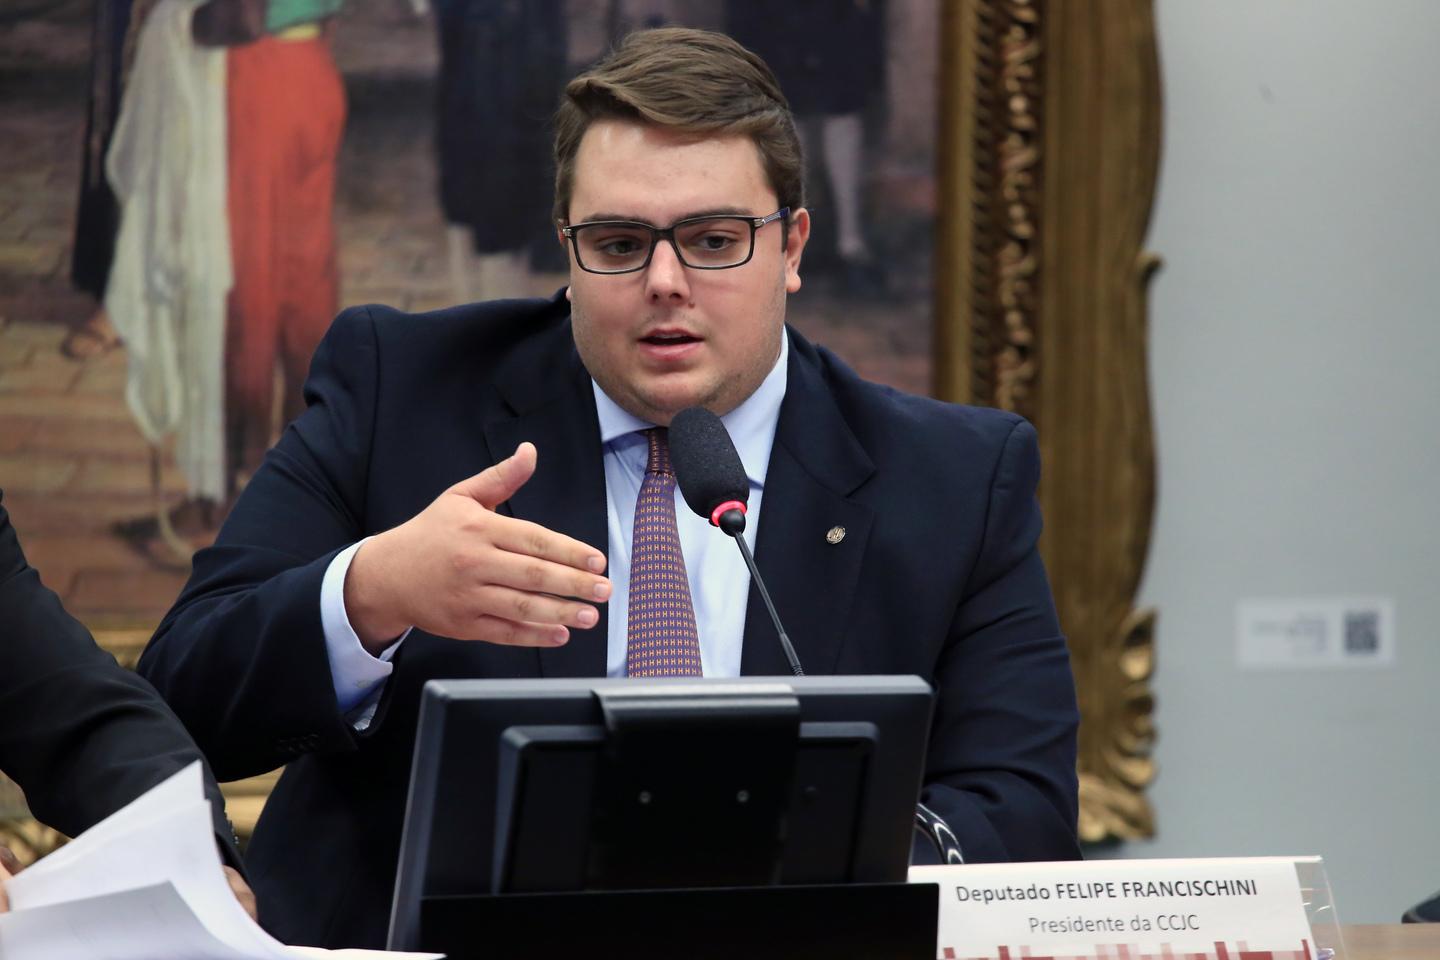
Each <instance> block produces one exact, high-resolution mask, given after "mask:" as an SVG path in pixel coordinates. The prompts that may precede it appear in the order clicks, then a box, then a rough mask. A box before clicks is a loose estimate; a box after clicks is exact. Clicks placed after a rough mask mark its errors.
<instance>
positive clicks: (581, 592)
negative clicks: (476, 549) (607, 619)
mask: <svg viewBox="0 0 1440 960" xmlns="http://www.w3.org/2000/svg"><path fill="white" fill-rule="evenodd" d="M490 538H491V543H493V544H494V545H495V546H497V547H499V548H500V549H501V550H503V551H505V552H507V553H509V554H512V555H514V556H515V557H517V558H521V559H523V560H525V561H527V564H524V565H520V566H522V567H525V566H528V565H529V563H530V562H538V563H544V564H546V565H547V566H546V567H545V570H546V571H547V574H548V578H547V579H546V580H545V581H544V585H541V584H540V583H539V582H538V581H536V582H526V583H514V582H512V581H510V580H508V579H507V580H504V581H501V582H503V583H506V584H507V585H509V586H512V587H523V588H525V589H530V590H541V591H544V592H545V593H556V594H559V595H561V596H565V597H579V598H581V599H583V600H601V601H604V600H609V599H610V581H609V580H607V579H606V578H605V577H603V576H601V573H603V572H604V570H605V555H604V554H602V553H601V552H600V551H599V550H596V549H595V548H594V547H592V546H590V545H589V544H588V543H581V542H580V541H579V540H575V539H573V538H571V537H567V536H565V535H564V534H563V533H556V532H555V531H553V530H548V529H546V528H545V527H542V526H540V524H538V523H531V522H530V521H529V520H516V519H514V518H513V517H495V518H494V521H493V524H492V529H491V532H490ZM510 566H512V567H515V566H516V565H515V564H511V565H510ZM525 575H526V576H527V577H538V576H539V575H540V574H539V572H538V570H527V572H526V574H525ZM557 577H558V578H559V579H558V580H557V579H556V578H557Z"/></svg>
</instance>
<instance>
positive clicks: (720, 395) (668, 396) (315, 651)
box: [141, 30, 1078, 946]
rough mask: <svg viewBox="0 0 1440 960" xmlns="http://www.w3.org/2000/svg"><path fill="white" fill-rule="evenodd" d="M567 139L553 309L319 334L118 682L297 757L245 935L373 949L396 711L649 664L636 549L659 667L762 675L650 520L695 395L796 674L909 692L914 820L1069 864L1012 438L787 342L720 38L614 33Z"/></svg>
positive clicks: (391, 835)
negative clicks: (252, 925)
mask: <svg viewBox="0 0 1440 960" xmlns="http://www.w3.org/2000/svg"><path fill="white" fill-rule="evenodd" d="M556 128H557V144H556V158H557V168H558V176H557V189H556V194H557V198H556V220H557V223H558V224H559V226H560V232H561V235H562V236H563V237H564V239H565V241H566V242H567V244H568V247H569V251H570V255H571V258H572V259H571V285H570V287H569V288H568V289H567V290H566V291H565V293H564V295H563V296H559V295H557V296H556V297H555V298H554V299H553V300H550V301H539V300H512V301H501V302H496V303H489V304H479V305H472V306H466V307H457V308H454V309H451V310H445V311H440V312H438V313H434V314H428V315H424V316H407V315H404V314H400V313H398V312H396V311H394V310H390V309H387V308H383V307H363V308H357V309H353V310H348V311H346V312H345V313H342V314H341V315H340V317H339V318H338V319H337V320H336V322H335V324H334V325H333V327H332V328H331V331H330V333H329V334H328V335H327V337H326V339H325V341H324V343H323V344H322V345H321V348H320V349H319V351H318V352H317V353H316V356H315V360H314V363H313V365H312V368H311V376H310V380H309V382H308V384H307V387H306V390H307V397H308V400H309V408H308V409H307V411H306V412H305V413H304V414H303V415H302V416H301V417H300V418H299V419H298V420H297V421H296V423H295V424H294V425H293V426H292V427H291V429H290V430H289V431H288V432H287V433H286V435H285V436H284V437H283V438H282V439H281V441H280V443H279V445H278V446H277V447H276V448H275V450H274V451H273V452H272V453H271V455H270V457H269V458H268V459H267V461H266V463H265V465H264V467H262V468H261V470H260V471H258V472H257V473H256V475H255V477H254V478H253V480H252V481H251V483H250V485H249V486H248V487H247V488H246V490H245V493H244V495H243V496H242V497H241V498H240V500H239V502H238V504H237V505H236V507H235V510H234V512H233V513H232V514H231V515H230V518H229V519H228V520H227V522H226V525H225V527H224V529H223V530H222V532H221V534H220V537H219V539H218V540H217V541H216V543H215V545H214V546H213V547H212V548H210V549H208V550H205V551H202V552H201V553H200V554H198V555H197V556H196V560H195V572H194V575H193V577H192V579H191V581H190V583H189V584H188V585H187V586H186V588H185V591H184V593H183V594H182V595H181V597H180V599H179V601H178V602H177V604H176V607H175V609H173V610H172V611H171V612H170V614H169V615H168V616H167V617H166V620H165V622H164V623H163V624H162V625H161V628H160V630H159V631H158V632H157V634H156V636H155V638H154V640H153V641H152V643H151V645H150V647H149V648H148V649H147V650H146V653H145V655H144V657H143V658H142V660H141V670H142V672H144V673H145V674H146V675H147V676H148V677H149V678H150V679H151V680H152V681H153V682H154V683H155V684H156V686H157V687H158V688H159V689H160V690H161V691H162V693H163V694H164V695H165V696H166V698H167V700H168V701H169V702H170V703H171V704H172V706H174V707H175V709H176V711H177V713H179V714H180V715H181V716H182V717H183V718H184V719H185V721H186V724H187V725H188V727H189V728H190V730H191V732H192V733H193V734H194V736H195V738H196V740H197V741H198V742H199V743H200V744H201V746H202V748H203V749H204V750H205V751H206V753H207V755H208V756H209V757H210V758H211V761H212V763H214V764H215V767H216V769H217V771H219V772H220V774H221V775H222V776H226V777H232V776H233V777H240V776H246V775H250V774H255V773H259V772H261V771H264V770H268V769H272V768H274V767H275V766H277V765H279V764H280V763H286V762H288V763H289V767H288V769H287V771H286V773H285V775H284V776H283V777H282V778H281V780H280V782H279V784H278V786H277V787H276V790H275V793H274V794H273V795H272V797H271V799H270V801H269V803H268V804H267V806H266V809H265V813H264V815H263V816H262V818H261V821H260V823H259V825H258V827H257V829H256V832H255V836H254V839H253V841H252V845H251V847H250V850H249V859H248V863H249V865H250V867H251V871H252V876H253V880H254V883H255V886H256V890H257V892H258V894H259V898H260V913H261V921H262V923H265V924H266V925H267V926H269V927H270V929H271V930H272V931H273V932H274V933H276V935H277V936H280V937H281V938H282V939H287V940H290V941H292V942H300V943H314V944H322V945H325V946H345V945H357V946H378V945H380V944H382V943H383V942H384V937H385V932H386V926H387V921H388V914H389V905H390V899H391V891H392V886H393V882H394V874H395V865H396V858H397V852H398V847H399V841H400V831H401V823H402V818H403V814H404V807H405V795H406V788H407V782H408V774H409V769H410V761H411V751H412V748H413V741H414V732H415V724H416V717H417V711H418V705H419V699H420V693H421V687H422V686H423V684H424V683H425V681H427V680H429V679H432V678H437V677H536V676H544V677H559V676H603V675H607V674H608V675H612V676H625V675H636V674H637V673H643V672H646V671H647V670H648V669H649V667H648V666H647V665H646V661H645V660H644V649H643V646H644V638H643V631H638V630H637V628H636V623H637V617H643V610H644V603H642V602H639V601H637V599H636V598H637V596H640V595H642V594H643V595H645V596H646V597H649V596H651V594H650V593H648V592H647V591H651V590H652V589H653V587H654V584H653V582H652V579H653V578H649V577H648V573H647V571H649V570H650V567H649V564H650V560H649V559H648V557H649V554H648V553H647V552H646V551H648V550H649V549H650V546H648V545H647V543H642V540H644V537H642V534H641V530H642V527H644V528H645V529H647V530H648V529H650V528H649V526H648V525H649V524H651V523H652V522H654V523H658V524H660V526H659V527H657V528H656V530H658V531H659V532H656V533H654V537H652V540H653V539H654V538H657V537H658V538H659V539H662V540H666V542H671V543H673V542H674V541H675V540H676V539H678V545H677V546H678V548H679V549H680V552H683V564H684V569H685V572H686V577H687V579H688V589H684V590H680V591H679V593H680V594H682V595H683V602H682V603H681V604H680V605H681V606H683V607H684V609H685V614H684V617H682V618H680V619H681V620H683V621H684V622H683V623H681V625H680V626H678V627H676V628H675V630H674V634H673V635H672V636H667V637H666V639H665V643H667V644H673V645H674V646H675V648H676V649H679V650H682V652H683V653H684V655H683V656H680V657H678V658H677V660H681V661H686V662H688V664H689V666H688V667H686V669H687V670H688V671H689V672H691V673H694V672H703V673H705V674H706V675H718V676H733V675H736V674H754V675H775V674H781V675H783V674H787V673H788V670H787V668H786V665H785V661H784V658H783V656H782V654H781V651H780V648H779V645H778V643H777V641H776V638H775V636H774V631H773V627H772V626H771V624H770V623H769V620H768V617H767V616H766V613H765V610H764V607H763V605H762V604H761V603H760V601H759V599H758V596H757V595H756V594H755V592H754V590H753V588H752V586H751V585H750V583H749V580H748V577H746V576H744V574H743V569H742V570H741V571H740V572H739V573H738V574H736V573H735V572H734V571H733V568H732V567H730V566H727V564H732V563H738V562H739V561H738V557H736V551H735V550H734V547H733V544H729V543H728V542H727V541H725V539H724V535H723V534H721V533H720V532H719V531H716V530H714V529H713V528H710V527H708V526H707V525H706V523H705V521H703V520H700V519H698V518H695V517H694V515H693V514H691V513H690V512H689V511H687V510H684V509H683V508H682V509H680V510H679V511H678V513H677V512H676V511H675V510H674V505H673V486H672V487H671V488H670V492H669V493H663V494H661V495H657V493H656V490H657V489H659V490H661V491H663V490H664V489H665V486H664V485H665V484H666V483H667V482H668V483H671V484H673V480H667V477H668V476H669V475H668V474H667V473H666V469H665V463H666V461H667V459H668V457H667V453H666V435H665V431H664V430H663V429H661V428H663V427H664V426H665V425H666V424H668V423H669V421H670V418H671V417H672V416H673V415H674V414H675V413H676V412H678V411H679V410H680V409H682V408H684V407H687V406H691V405H694V404H700V405H704V406H706V407H708V408H709V409H711V410H713V411H714V412H715V413H717V414H719V415H720V416H721V417H722V420H723V421H724V422H725V424H726V427H727V429H728V430H729V432H730V433H731V435H732V437H734V438H735V440H736V443H737V446H738V447H739V451H740V455H741V459H742V462H743V463H744V464H745V468H746V473H747V475H748V476H749V478H750V484H751V496H750V503H751V517H752V520H753V519H758V522H757V523H755V526H756V527H758V532H757V533H756V534H755V540H754V543H753V546H754V549H755V553H756V557H757V560H758V563H759V567H760V569H761V571H762V574H763V575H764V577H765V578H766V582H767V584H768V586H769V589H770V592H771V594H772V595H773V596H774V598H775V602H776V606H777V608H778V610H779V613H780V616H781V618H782V619H783V621H784V623H785V624H786V627H787V629H788V631H789V633H790V635H791V638H792V640H793V641H794V644H795V648H796V650H797V651H798V653H799V657H800V660H801V662H802V663H803V664H804V665H805V667H806V669H807V671H808V672H810V673H814V674H822V673H850V674H866V673H899V674H918V675H920V676H922V677H925V678H926V679H928V680H930V681H932V682H933V683H934V684H935V686H936V688H937V691H938V697H937V708H936V713H935V719H934V725H933V728H932V735H931V743H930V752H929V761H928V768H927V771H926V786H925V792H924V800H925V802H926V803H927V804H928V805H929V806H930V807H932V808H933V809H934V810H935V811H937V812H938V813H939V814H940V815H941V816H943V817H945V818H946V819H947V820H948V821H949V822H950V824H951V826H952V827H953V828H954V830H955V832H956V834H957V835H958V837H959V840H960V843H961V845H962V847H963V849H964V852H965V854H966V856H967V858H968V859H970V860H971V861H986V860H991V861H994V860H1014V859H1032V860H1035V859H1062V858H1070V857H1075V856H1077V855H1078V850H1077V846H1076V840H1075V817H1076V792H1077V787H1076V780H1075V729H1076V724H1077V713H1076V707H1075V695H1074V686H1073V680H1072V678H1071V674H1070V665H1069V658H1068V654H1067V651H1066V648H1065V643H1064V640H1063V638H1061V637H1060V635H1059V627H1058V624H1057V623H1056V619H1055V613H1054V607H1053V604H1052V601H1051V598H1050V594H1049V588H1048V584H1047V582H1046V578H1045V572H1044V569H1043V567H1042V565H1041V562H1040V558H1039V555H1038V553H1037V551H1036V543H1037V539H1038V536H1039V532H1040V517H1039V511H1038V507H1037V505H1036V501H1035V497H1034V491H1035V484H1036V480H1037V477H1038V472H1039V462H1038V455H1037V450H1036V441H1035V434H1034V431H1033V430H1032V429H1031V428H1030V426H1029V425H1028V424H1026V423H1025V422H1024V421H1023V420H1021V419H1020V418H1019V417H1016V416H1013V415H1011V414H1006V413H1002V412H998V411H993V410H981V409H975V408H967V407H958V406H952V405H948V404H942V403H938V402H935V401H932V400H927V399H923V398H919V397H911V396H906V395H904V394H900V393H898V392H896V391H894V390H890V389H888V388H885V387H880V386H876V385H874V384H869V383H865V382H864V381H862V380H860V379H859V378H858V377H856V376H855V374H854V372H853V371H851V370H850V369H849V368H848V367H846V366H845V365H844V364H843V363H841V362H840V361H839V360H838V359H836V358H835V357H834V356H833V355H832V354H830V353H829V352H828V351H826V350H824V349H823V348H817V347H814V346H812V345H811V344H809V343H807V342H806V341H805V340H804V339H803V338H801V337H800V336H799V335H798V334H796V333H795V332H794V331H793V330H789V329H788V328H787V327H786V326H785V324H784V312H785V298H786V294H787V293H791V292H794V291H796V290H798V289H799V287H800V276H799V266H800V257H801V253H802V251H803V249H804V246H805V241H806V239H807V237H808V236H809V228H810V222H809V216H808V214H807V213H806V212H805V210H804V208H803V182H802V175H801V172H800V169H801V158H800V153H799V149H798V145H797V144H796V142H795V135H794V126H793V122H792V121H791V118H790V116H789V113H788V110H787V109H786V107H785V104H784V99H783V97H782V96H781V94H780V93H779V90H778V87H776V86H775V84H774V80H773V77H771V76H770V74H769V71H768V70H767V69H766V68H765V66H764V64H763V63H762V62H761V61H760V60H759V59H758V58H756V57H755V56H754V55H753V54H749V53H747V52H746V51H744V50H743V49H742V48H740V47H739V46H738V45H737V44H735V43H734V42H733V41H731V40H729V39H728V38H725V37H723V36H720V35H717V34H709V33H704V32H700V31H688V30H654V31H647V32H645V33H641V34H635V35H632V37H631V38H629V39H628V40H627V41H626V42H625V44H623V45H622V47H621V48H620V49H619V50H618V52H617V53H616V54H614V55H613V56H612V57H611V58H609V59H608V60H607V61H605V62H604V63H602V64H600V65H598V66H597V67H596V68H595V69H594V70H593V71H592V72H591V73H590V74H587V75H584V76H582V77H579V78H577V79H576V80H575V81H572V83H571V84H570V85H569V87H568V88H567V91H566V101H565V102H564V103H563V104H562V106H561V110H560V113H559V114H558V115H557V120H556ZM762 496H763V504H762ZM647 498H649V499H647ZM642 505H643V506H644V510H643V513H644V522H643V524H642V520H641V519H639V517H640V515H641V514H642V510H641V506H642ZM762 506H763V510H762V509H761V508H762ZM657 516H658V517H660V520H656V519H655V518H656V517H657ZM667 531H668V532H667ZM632 535H633V549H632V539H631V538H632ZM647 536H648V534H647ZM716 538H719V540H718V541H717V540H716ZM717 542H719V543H720V546H719V547H715V546H714V545H715V543H717ZM712 547H713V548H714V549H712ZM606 572H608V573H609V574H610V576H609V577H608V579H607V577H605V576H603V575H602V574H604V573H606ZM692 608H693V609H692ZM692 614H693V616H692Z"/></svg>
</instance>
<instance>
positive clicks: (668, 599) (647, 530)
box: [625, 427, 701, 677]
mask: <svg viewBox="0 0 1440 960" xmlns="http://www.w3.org/2000/svg"><path fill="white" fill-rule="evenodd" d="M641 432H642V433H644V434H645V439H646V440H648V441H649V442H650V461H649V463H647V464H646V465H645V479H644V481H643V482H642V483H641V484H640V496H639V497H637V498H636V500H635V538H634V542H633V545H632V547H631V550H630V611H629V615H630V631H629V641H628V644H627V646H626V653H625V674H626V676H630V677H698V676H700V675H701V671H700V635H699V633H698V632H697V631H696V629H695V607H694V606H693V605H692V604H691V602H690V581H689V579H688V578H687V577H686V576H685V557H684V556H683V555H682V554H681V553H680V531H679V529H678V528H677V527H676V526H675V469H674V467H672V466H671V465H670V440H669V437H670V431H669V430H667V429H666V428H665V427H652V428H651V429H649V430H644V431H641Z"/></svg>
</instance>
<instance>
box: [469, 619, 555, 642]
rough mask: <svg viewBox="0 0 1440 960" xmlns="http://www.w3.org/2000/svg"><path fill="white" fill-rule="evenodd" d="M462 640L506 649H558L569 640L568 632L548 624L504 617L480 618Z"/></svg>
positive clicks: (471, 625) (475, 620)
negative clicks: (500, 646) (498, 645)
mask: <svg viewBox="0 0 1440 960" xmlns="http://www.w3.org/2000/svg"><path fill="white" fill-rule="evenodd" d="M469 627H470V629H469V631H468V632H467V633H463V634H461V633H457V634H456V636H457V637H458V638H459V639H463V640H481V641H484V642H486V643H496V644H500V645H502V646H507V647H558V646H560V645H561V644H563V643H565V642H566V641H567V640H569V639H570V631H569V630H567V629H565V628H564V627H559V626H555V625H554V624H549V623H525V622H522V621H518V620H507V619H505V618H504V617H492V616H480V617H476V618H475V619H474V620H472V621H471V622H470V624H469Z"/></svg>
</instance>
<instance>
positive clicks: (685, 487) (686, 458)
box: [670, 407, 805, 677]
mask: <svg viewBox="0 0 1440 960" xmlns="http://www.w3.org/2000/svg"><path fill="white" fill-rule="evenodd" d="M670 463H671V465H673V466H674V467H675V482H676V483H677V484H678V485H679V487H680V493H681V494H683V495H684V497H685V502H686V503H687V504H689V505H690V509H691V510H694V511H695V512H696V513H698V514H700V516H702V517H704V518H705V519H706V520H709V521H710V523H711V525H713V526H716V527H719V528H720V529H721V530H723V531H724V532H725V533H727V534H729V535H730V536H731V537H733V538H734V539H735V543H736V545H737V546H739V547H740V555H741V556H742V557H744V558H745V566H747V567H749V568H750V577H751V579H752V580H754V581H755V586H757V587H759V588H760V598H761V599H762V600H764V601H765V609H766V610H769V611H770V619H771V621H772V622H774V624H775V632H776V633H778V634H779V635H780V646H781V647H782V648H783V649H784V650H785V659H786V660H788V661H790V669H791V670H793V671H794V672H795V676H797V677H803V676H805V671H804V670H801V669H800V659H799V658H798V657H796V656H795V648H794V647H793V646H791V645H790V638H789V637H788V636H786V635H785V628H784V627H782V626H781V625H780V615H779V614H777V613H776V612H775V604H773V603H771V602H770V591H768V590H766V589H765V581H764V580H762V579H760V571H759V569H757V568H756V566H755V558H754V557H752V556H751V555H750V546H749V544H747V543H746V542H745V537H744V536H743V534H744V533H745V505H746V504H747V503H748V502H749V500H750V478H749V477H747V476H746V475H745V465H744V464H743V463H741V462H740V454H738V453H736V452H735V444H734V442H733V441H732V440H731V439H730V432H729V431H728V430H726V429H725V424H723V423H721V422H720V418H719V417H717V416H715V414H713V413H711V412H710V411H709V410H706V409H705V408H704V407H686V408H685V409H684V410H681V411H680V412H679V413H677V414H675V418H674V419H673V420H671V421H670Z"/></svg>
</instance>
